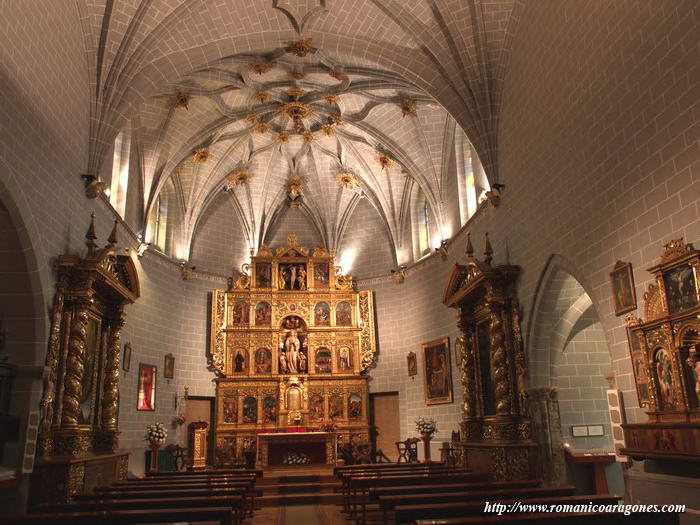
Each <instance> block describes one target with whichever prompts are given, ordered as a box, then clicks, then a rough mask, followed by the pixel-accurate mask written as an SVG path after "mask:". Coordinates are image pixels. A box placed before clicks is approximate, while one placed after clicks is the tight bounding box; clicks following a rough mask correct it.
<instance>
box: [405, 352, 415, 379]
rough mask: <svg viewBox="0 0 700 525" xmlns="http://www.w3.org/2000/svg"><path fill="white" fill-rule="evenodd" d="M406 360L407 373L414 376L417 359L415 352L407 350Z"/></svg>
mask: <svg viewBox="0 0 700 525" xmlns="http://www.w3.org/2000/svg"><path fill="white" fill-rule="evenodd" d="M406 361H407V362H408V375H409V377H410V376H415V375H418V360H417V359H416V353H415V352H409V353H408V355H407V356H406Z"/></svg>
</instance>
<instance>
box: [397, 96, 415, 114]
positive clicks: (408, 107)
mask: <svg viewBox="0 0 700 525" xmlns="http://www.w3.org/2000/svg"><path fill="white" fill-rule="evenodd" d="M399 107H401V113H403V116H404V117H406V116H410V117H415V116H416V115H417V111H418V106H417V105H416V101H415V100H413V99H411V98H405V99H403V100H402V101H401V102H400V103H399Z"/></svg>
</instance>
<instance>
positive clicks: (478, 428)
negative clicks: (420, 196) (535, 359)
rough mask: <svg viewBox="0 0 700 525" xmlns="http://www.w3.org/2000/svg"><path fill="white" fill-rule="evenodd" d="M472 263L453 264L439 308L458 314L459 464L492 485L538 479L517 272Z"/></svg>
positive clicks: (472, 260) (486, 262)
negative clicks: (488, 478)
mask: <svg viewBox="0 0 700 525" xmlns="http://www.w3.org/2000/svg"><path fill="white" fill-rule="evenodd" d="M491 254H492V250H491V246H490V244H489V242H488V239H487V241H486V258H485V259H484V261H483V262H482V261H479V260H477V259H476V258H475V257H474V256H473V248H472V245H471V240H469V242H468V245H467V256H466V258H465V264H456V265H455V268H454V269H453V270H452V273H451V274H450V278H449V280H448V283H447V288H446V290H445V296H444V303H445V304H446V305H447V306H449V307H451V308H455V309H457V311H458V315H457V319H458V325H459V329H460V332H461V333H460V335H459V336H458V338H457V341H456V344H455V349H456V352H457V355H458V359H459V369H460V375H461V378H460V379H461V381H462V386H463V400H462V409H463V414H462V423H461V431H460V442H459V443H458V445H457V460H458V463H459V464H460V465H462V466H464V467H467V466H468V467H469V468H472V469H474V470H475V471H480V472H488V473H489V474H490V475H492V476H493V478H494V479H532V478H535V477H537V476H536V472H537V466H536V457H535V456H536V446H535V443H534V442H533V441H532V438H531V424H530V419H529V418H528V417H527V400H526V397H527V396H526V391H525V374H526V371H527V365H526V359H525V354H524V349H523V342H522V335H521V330H520V310H519V305H518V299H517V296H516V291H515V282H516V279H517V277H518V274H519V272H520V268H519V267H518V266H491V259H492V257H491Z"/></svg>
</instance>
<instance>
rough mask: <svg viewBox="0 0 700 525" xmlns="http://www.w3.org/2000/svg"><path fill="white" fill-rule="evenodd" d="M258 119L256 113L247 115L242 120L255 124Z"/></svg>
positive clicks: (258, 116)
mask: <svg viewBox="0 0 700 525" xmlns="http://www.w3.org/2000/svg"><path fill="white" fill-rule="evenodd" d="M259 118H260V115H259V114H258V113H248V114H247V115H246V116H245V118H244V119H243V120H245V121H246V122H248V123H250V124H252V123H253V122H257V121H258V119H259Z"/></svg>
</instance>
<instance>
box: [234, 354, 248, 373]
mask: <svg viewBox="0 0 700 525" xmlns="http://www.w3.org/2000/svg"><path fill="white" fill-rule="evenodd" d="M234 362H235V368H234V369H233V370H234V372H243V367H244V366H245V357H243V354H242V353H241V351H240V350H239V351H238V352H236V358H235V359H234Z"/></svg>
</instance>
